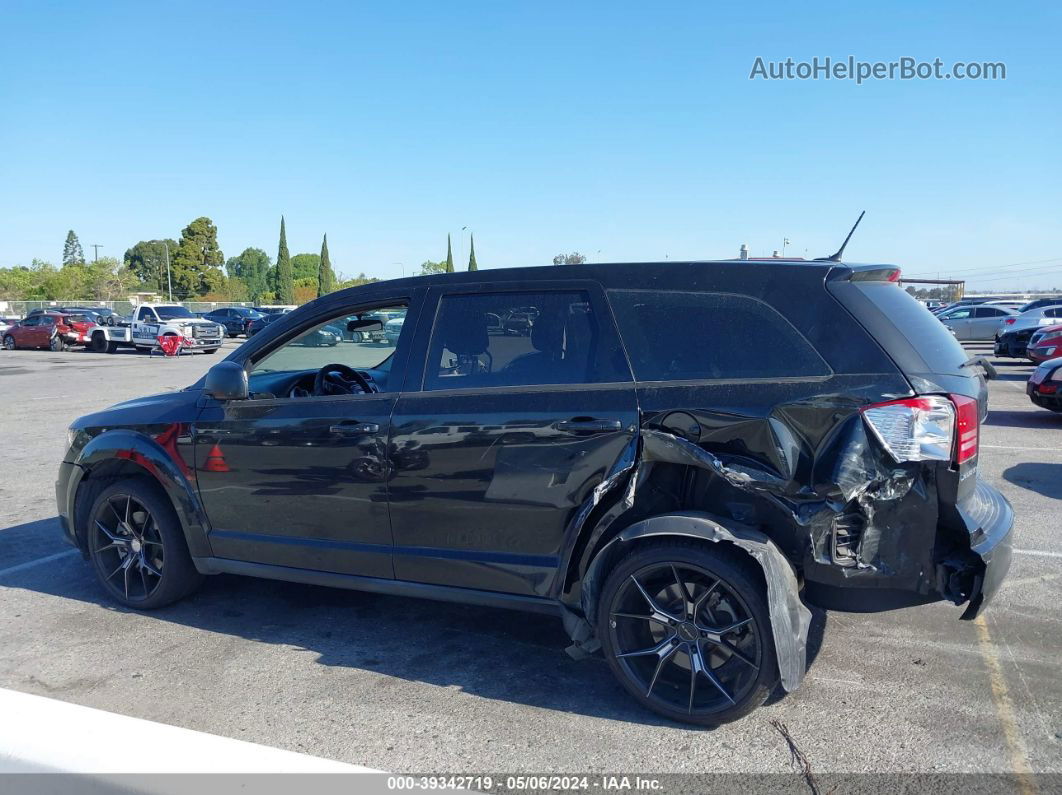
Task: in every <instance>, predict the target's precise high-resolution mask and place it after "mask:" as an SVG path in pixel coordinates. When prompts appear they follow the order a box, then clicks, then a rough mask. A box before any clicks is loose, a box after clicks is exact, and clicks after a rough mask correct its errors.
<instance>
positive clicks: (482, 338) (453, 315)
mask: <svg viewBox="0 0 1062 795" xmlns="http://www.w3.org/2000/svg"><path fill="white" fill-rule="evenodd" d="M440 325H441V327H442V328H444V329H446V337H445V339H443V345H445V346H446V348H447V350H449V351H451V352H452V353H455V354H457V355H458V356H479V355H480V354H481V353H486V351H487V347H488V345H489V340H488V338H487V316H486V314H485V313H483V312H480V311H476V310H473V311H464V312H462V311H460V310H458V309H457V305H456V304H451V305H450V308H449V311H448V312H447V313H446V315H445V316H444V317H443V318H442V320H441V323H440Z"/></svg>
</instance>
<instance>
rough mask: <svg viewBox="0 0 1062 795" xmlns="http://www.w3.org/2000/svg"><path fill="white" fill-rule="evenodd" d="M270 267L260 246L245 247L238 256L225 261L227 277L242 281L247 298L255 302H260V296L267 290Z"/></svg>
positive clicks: (266, 256) (267, 256) (267, 258)
mask: <svg viewBox="0 0 1062 795" xmlns="http://www.w3.org/2000/svg"><path fill="white" fill-rule="evenodd" d="M271 268H272V263H271V262H270V260H269V255H268V254H266V253H265V252H264V251H262V249H260V248H245V249H244V250H243V252H242V253H241V254H240V255H239V256H238V257H232V258H231V259H229V261H228V262H226V263H225V270H226V271H227V272H228V274H229V278H230V279H238V280H239V281H241V282H243V286H244V289H245V290H246V294H247V299H248V300H249V301H251V302H252V303H255V304H258V303H261V302H262V296H264V295H265V294H266V292H267V291H268V290H269V271H270V269H271Z"/></svg>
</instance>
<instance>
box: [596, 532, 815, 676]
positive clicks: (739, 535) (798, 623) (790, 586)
mask: <svg viewBox="0 0 1062 795" xmlns="http://www.w3.org/2000/svg"><path fill="white" fill-rule="evenodd" d="M653 536H667V537H681V538H694V539H699V540H703V541H710V542H712V543H727V544H732V545H733V546H735V547H737V548H739V549H741V550H743V551H744V552H745V553H747V554H748V555H749V557H751V558H752V559H753V560H755V561H756V562H757V563H758V564H759V565H760V567H761V569H762V570H763V577H764V580H765V581H766V583H767V608H768V611H769V614H770V618H771V634H772V635H773V637H774V646H775V651H776V653H777V657H778V670H779V673H780V674H781V679H782V686H783V687H784V688H785V689H786V690H787V691H793V690H795V689H796V688H797V687H798V686H799V685H800V682H801V681H802V680H803V678H804V671H805V668H806V666H807V638H808V629H809V627H810V626H811V611H810V610H808V609H807V608H806V607H805V606H804V605H803V603H801V601H800V592H799V585H798V583H797V578H796V574H795V572H794V571H793V567H792V565H791V564H790V563H789V561H788V560H787V559H786V557H785V555H784V554H783V553H782V551H781V550H780V549H779V548H778V545H777V544H775V543H774V542H773V541H771V539H770V538H768V537H767V536H766V535H764V534H763V533H761V532H759V531H758V530H756V529H755V528H751V527H742V526H739V525H734V524H732V525H731V526H730V527H726V526H724V525H723V524H721V523H720V522H719V521H718V519H717V518H716V517H713V516H710V515H709V514H706V513H702V512H696V511H686V512H682V513H670V514H663V515H660V516H653V517H650V518H649V519H644V520H642V521H639V522H635V523H634V524H632V525H630V526H629V527H626V528H624V529H623V530H621V531H620V532H619V533H618V534H617V535H616V537H615V538H614V539H612V540H611V541H609V542H608V544H607V545H606V546H605V548H604V549H602V550H601V552H600V554H598V555H597V556H596V557H595V558H594V560H593V562H592V563H591V565H590V568H589V569H588V570H587V573H586V576H585V578H584V581H583V591H582V594H583V605H582V607H583V612H584V615H585V616H586V618H587V621H588V623H589V624H590V626H594V625H595V624H596V621H597V616H596V611H597V605H596V602H597V598H596V595H597V593H599V592H600V588H601V586H602V585H603V580H604V577H605V575H607V573H608V571H609V569H610V568H611V566H612V564H613V563H614V562H615V561H618V560H619V559H620V558H621V557H622V556H623V555H624V554H625V551H626V549H628V548H630V546H631V544H632V542H633V541H635V540H636V539H645V538H650V537H653Z"/></svg>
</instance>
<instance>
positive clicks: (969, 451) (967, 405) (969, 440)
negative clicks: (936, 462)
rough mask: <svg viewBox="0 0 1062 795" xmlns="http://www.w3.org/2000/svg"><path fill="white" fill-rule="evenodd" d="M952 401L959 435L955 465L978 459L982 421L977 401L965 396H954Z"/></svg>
mask: <svg viewBox="0 0 1062 795" xmlns="http://www.w3.org/2000/svg"><path fill="white" fill-rule="evenodd" d="M951 400H952V402H953V403H954V404H955V410H956V412H957V414H956V425H957V426H958V435H959V441H958V443H957V444H956V446H955V463H956V464H961V463H963V462H964V461H969V460H970V459H971V458H977V437H978V433H979V430H980V428H979V426H980V420H979V419H978V411H977V401H976V400H974V399H973V398H970V397H966V396H965V395H952V396H951Z"/></svg>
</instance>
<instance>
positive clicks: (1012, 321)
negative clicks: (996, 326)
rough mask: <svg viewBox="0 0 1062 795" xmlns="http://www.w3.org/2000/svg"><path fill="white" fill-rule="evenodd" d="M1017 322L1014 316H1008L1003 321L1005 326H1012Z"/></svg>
mask: <svg viewBox="0 0 1062 795" xmlns="http://www.w3.org/2000/svg"><path fill="white" fill-rule="evenodd" d="M1017 322H1018V319H1017V318H1016V317H1008V318H1007V319H1006V320H1004V321H1003V323H1004V325H1007V326H1013V325H1014V324H1015V323H1017Z"/></svg>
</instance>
